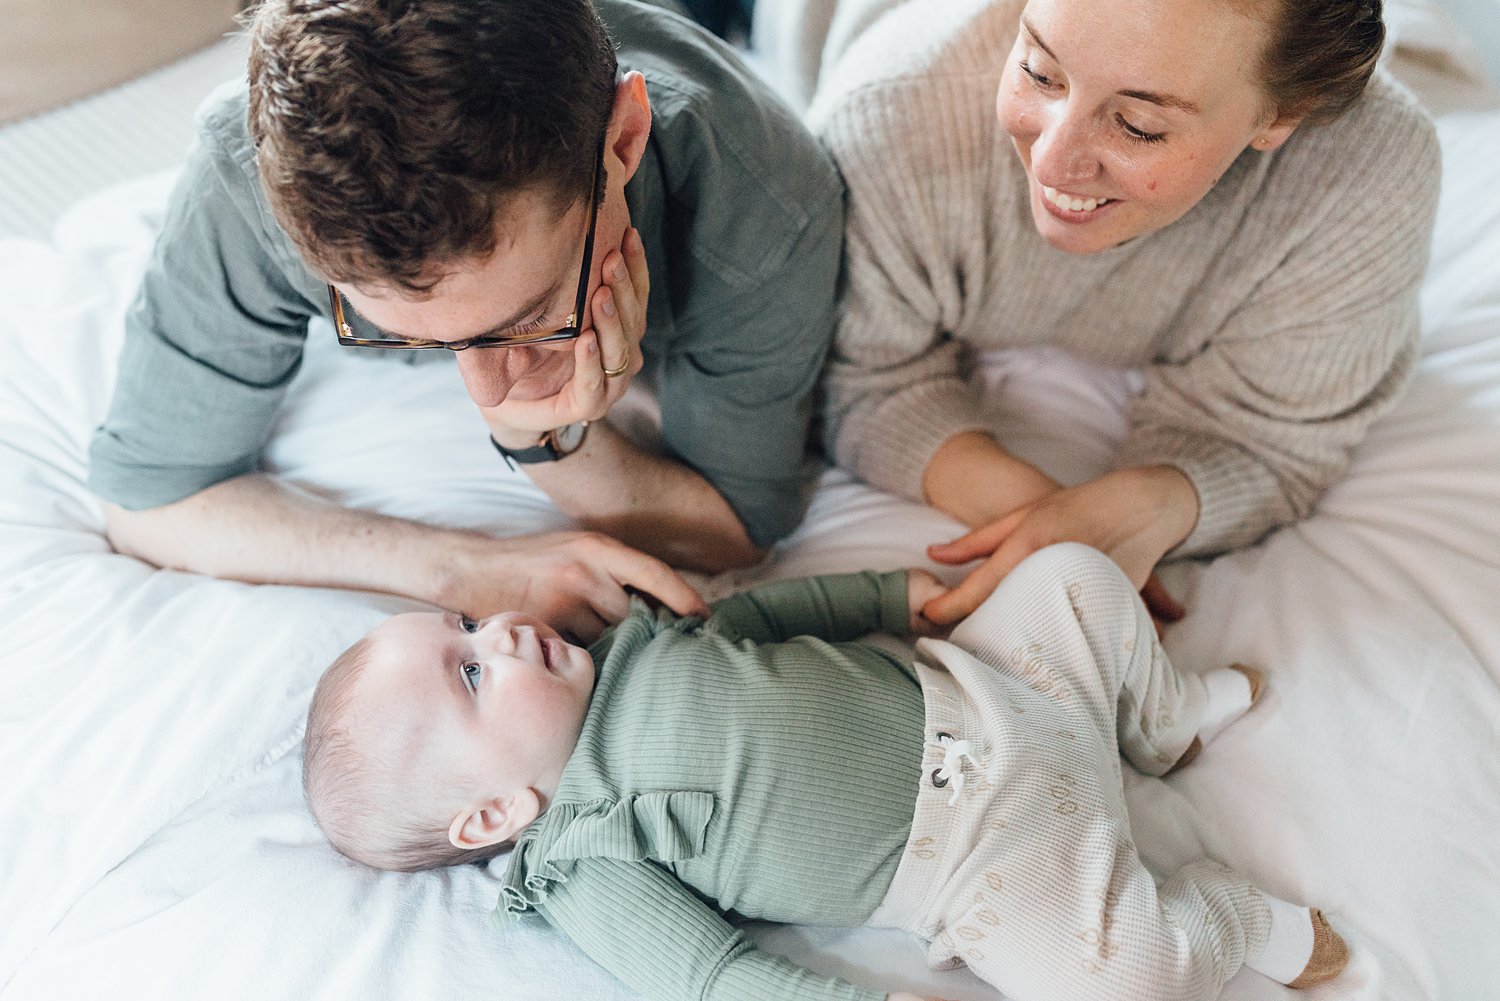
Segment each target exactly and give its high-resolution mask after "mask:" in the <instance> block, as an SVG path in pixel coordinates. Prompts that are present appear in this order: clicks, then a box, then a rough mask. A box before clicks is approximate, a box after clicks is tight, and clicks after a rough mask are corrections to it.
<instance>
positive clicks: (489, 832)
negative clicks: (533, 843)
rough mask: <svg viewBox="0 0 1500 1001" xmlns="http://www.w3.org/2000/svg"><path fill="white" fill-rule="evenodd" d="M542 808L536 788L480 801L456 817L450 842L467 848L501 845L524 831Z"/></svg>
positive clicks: (450, 830) (458, 846)
mask: <svg viewBox="0 0 1500 1001" xmlns="http://www.w3.org/2000/svg"><path fill="white" fill-rule="evenodd" d="M541 812H542V798H541V796H540V795H539V794H538V793H537V791H536V790H535V789H522V790H521V791H520V792H518V793H516V794H515V795H513V796H501V797H499V798H497V799H492V800H488V801H485V802H482V803H477V804H475V805H474V806H471V807H468V808H466V809H464V810H461V811H459V813H458V815H457V816H456V817H454V818H453V823H452V824H449V825H448V842H449V843H450V844H451V845H453V847H454V848H461V849H463V850H464V851H472V850H474V849H476V848H488V847H490V846H491V845H498V844H500V843H501V842H502V841H509V840H510V839H511V838H513V837H515V836H516V835H517V834H520V833H521V832H522V831H524V830H525V829H526V825H527V824H530V823H531V822H532V821H533V820H535V819H536V818H537V815H538V814H540V813H541Z"/></svg>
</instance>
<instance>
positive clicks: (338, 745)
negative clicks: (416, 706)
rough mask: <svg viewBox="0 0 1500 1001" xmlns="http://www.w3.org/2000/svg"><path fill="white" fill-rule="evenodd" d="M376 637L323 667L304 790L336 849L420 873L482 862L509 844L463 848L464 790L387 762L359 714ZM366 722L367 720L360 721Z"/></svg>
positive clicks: (305, 755) (311, 711)
mask: <svg viewBox="0 0 1500 1001" xmlns="http://www.w3.org/2000/svg"><path fill="white" fill-rule="evenodd" d="M374 649H375V641H374V640H373V639H372V638H371V637H370V636H365V637H364V638H363V639H361V640H359V641H358V642H356V643H355V644H354V645H353V646H351V647H349V649H347V650H345V651H344V652H343V653H341V654H339V656H338V658H337V659H335V660H334V662H333V663H332V664H331V665H329V667H328V670H326V671H324V672H323V677H322V678H321V679H319V681H318V687H317V689H316V690H315V691H314V692H313V698H312V705H311V706H310V707H309V708H308V711H307V734H306V736H305V737H304V738H303V745H302V788H303V791H304V792H305V794H306V796H307V804H308V806H309V807H310V808H311V809H312V815H313V819H314V820H315V821H317V824H318V827H319V828H321V829H322V831H323V833H324V834H325V835H327V837H328V840H329V841H330V842H332V844H333V847H335V848H337V849H338V850H339V851H340V852H341V853H343V854H344V855H346V856H348V857H349V858H351V859H353V860H354V861H356V862H362V863H364V864H365V865H368V866H373V867H374V868H376V869H389V870H394V871H398V872H413V871H416V870H419V869H436V868H440V867H443V866H450V865H459V864H462V863H466V862H480V861H484V860H485V859H489V858H492V857H494V856H495V855H497V854H499V853H500V852H501V851H502V850H503V849H504V848H506V847H508V845H496V846H493V847H489V848H482V849H472V850H464V849H461V848H455V847H454V846H453V844H452V842H450V841H449V840H448V827H449V825H450V824H451V823H452V820H453V816H454V813H455V812H456V810H457V808H458V806H459V804H461V803H462V796H461V793H460V791H459V790H457V789H455V788H453V787H452V786H453V784H452V783H446V782H441V781H432V780H431V779H430V778H428V777H426V776H419V775H416V774H413V773H414V772H415V771H416V770H417V767H418V766H417V764H416V763H415V762H414V761H412V760H410V759H408V760H404V761H392V760H382V759H381V758H380V756H378V755H376V754H375V753H374V751H373V748H372V746H371V741H370V740H369V737H368V734H369V730H370V728H371V727H372V726H378V725H379V721H377V720H372V719H371V718H369V717H372V716H375V715H378V707H375V708H374V709H369V708H367V709H366V710H365V712H366V718H365V719H364V720H356V719H355V718H354V714H353V712H352V710H353V708H354V704H355V700H356V698H357V693H358V690H359V682H360V680H361V678H362V677H363V675H364V672H365V669H366V666H367V665H368V664H369V661H370V657H371V655H372V654H373V653H374ZM361 724H362V725H361Z"/></svg>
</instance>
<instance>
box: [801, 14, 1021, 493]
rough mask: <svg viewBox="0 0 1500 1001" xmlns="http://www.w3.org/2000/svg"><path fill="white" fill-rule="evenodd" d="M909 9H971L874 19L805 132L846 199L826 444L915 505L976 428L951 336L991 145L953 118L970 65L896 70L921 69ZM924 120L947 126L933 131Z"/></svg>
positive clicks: (959, 115) (976, 411)
mask: <svg viewBox="0 0 1500 1001" xmlns="http://www.w3.org/2000/svg"><path fill="white" fill-rule="evenodd" d="M914 7H923V8H925V11H926V13H927V14H928V19H929V20H937V21H945V20H954V21H955V22H959V21H964V20H969V19H971V18H972V8H973V7H974V4H973V3H953V4H942V5H938V6H936V7H934V6H932V5H906V6H905V7H903V8H902V9H900V10H898V11H896V12H895V13H894V14H892V15H890V16H888V17H887V18H885V19H884V20H883V21H882V22H881V23H880V24H877V25H876V26H875V27H874V28H872V29H871V30H870V31H869V32H868V33H867V34H866V35H865V36H864V37H862V38H860V39H859V40H858V42H857V43H856V45H855V46H854V47H852V48H851V49H850V50H849V52H848V53H847V54H846V56H845V57H844V59H843V60H841V61H840V63H839V64H838V65H837V66H835V67H834V68H833V70H832V72H831V75H830V77H829V79H828V80H827V81H826V82H825V83H824V84H823V85H822V89H823V93H824V94H825V97H824V98H822V99H821V100H820V101H819V102H818V103H815V104H814V106H813V107H812V109H810V111H809V123H810V125H811V126H812V127H813V129H814V130H815V131H816V133H817V134H818V136H819V138H820V139H821V140H822V141H823V143H824V144H825V145H826V146H827V147H828V149H829V151H830V153H832V155H833V158H834V160H835V162H837V163H838V165H839V170H840V172H841V173H842V174H843V175H844V181H845V184H846V185H847V187H848V191H849V196H848V198H849V201H848V210H847V221H846V224H845V225H846V229H845V233H844V271H843V279H842V281H841V283H840V290H839V308H838V319H837V323H836V327H835V331H834V342H833V348H832V350H831V352H830V355H829V364H828V369H827V376H826V393H825V406H824V412H823V419H824V435H825V445H826V446H827V447H828V450H829V452H830V453H831V455H832V458H833V459H834V461H835V462H837V463H838V465H840V466H842V467H844V468H845V469H848V470H850V471H851V472H853V473H854V474H855V475H857V476H859V477H860V478H861V479H863V480H865V481H866V482H869V483H872V484H874V485H875V486H878V487H881V488H882V489H885V490H889V491H891V492H893V493H897V494H900V495H901V496H904V497H908V498H911V499H914V500H921V499H922V474H923V472H924V470H925V469H926V467H927V464H928V462H929V461H930V460H931V459H932V456H933V455H934V454H935V453H936V452H937V450H938V448H939V447H940V446H941V445H942V444H943V442H945V441H947V440H948V439H949V438H951V437H953V436H954V435H956V434H959V433H961V432H963V431H970V430H982V429H985V428H986V427H987V426H988V423H987V421H986V420H985V419H984V416H983V412H982V409H981V404H980V399H979V396H978V394H977V392H976V391H975V390H974V388H973V387H971V386H970V384H969V383H968V381H967V380H966V379H965V378H964V373H963V371H962V366H963V364H964V351H963V345H962V343H961V341H960V340H959V339H958V338H956V337H954V336H952V334H951V331H954V330H958V329H961V326H962V318H963V311H964V309H965V306H966V301H967V295H966V287H967V286H968V283H969V282H971V281H972V280H973V279H974V278H975V276H976V275H977V274H981V273H982V272H983V270H984V268H985V267H986V262H985V253H986V249H987V248H986V246H985V243H984V240H983V239H982V237H983V234H984V233H985V227H984V226H982V225H981V226H975V225H974V224H973V223H974V220H975V218H977V217H976V216H975V213H983V212H984V211H985V209H984V208H983V206H984V205H985V200H984V199H985V190H984V186H985V183H986V177H987V172H986V170H985V169H984V165H985V164H986V163H988V162H989V159H990V156H989V152H990V146H991V145H992V143H993V142H994V141H995V139H994V133H993V130H988V129H984V128H978V127H975V126H974V125H973V123H972V122H971V121H970V120H969V119H970V118H971V117H972V115H970V114H967V113H964V112H962V111H960V110H959V109H970V108H972V106H973V103H974V102H973V100H972V98H973V95H974V93H976V87H975V84H974V82H973V81H974V73H973V70H972V68H969V67H965V66H957V67H953V70H952V73H951V75H950V74H948V73H937V72H932V70H931V63H932V62H940V60H938V59H936V57H933V56H932V55H931V54H930V53H928V54H926V56H925V58H921V59H920V62H919V63H918V64H917V65H914V66H912V67H910V72H906V69H908V67H906V66H905V65H904V63H903V59H904V58H907V59H913V60H918V59H919V57H918V55H916V54H909V53H906V52H904V51H903V42H902V39H901V37H900V36H901V35H902V34H905V31H904V29H905V28H906V21H907V20H908V19H909V17H910V16H912V15H915V14H920V13H923V12H922V11H914V10H912V8H914ZM927 28H928V30H932V26H930V25H929V26H927ZM976 30H985V29H984V28H983V27H981V28H978V29H976ZM936 33H937V34H940V35H941V34H943V32H942V31H937V32H936ZM1000 51H1003V49H1001V50H1000ZM871 74H874V75H873V78H867V77H870V75H871ZM933 115H937V116H939V117H940V118H941V120H942V121H943V122H944V123H945V126H946V127H942V128H933V127H932V126H931V117H932V116H933ZM955 232H961V233H964V234H966V236H968V237H972V239H968V238H965V239H959V238H957V237H956V236H955V235H954V234H955ZM990 235H991V236H992V237H993V235H994V234H990Z"/></svg>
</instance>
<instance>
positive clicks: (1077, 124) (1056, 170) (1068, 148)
mask: <svg viewBox="0 0 1500 1001" xmlns="http://www.w3.org/2000/svg"><path fill="white" fill-rule="evenodd" d="M1092 133H1093V129H1092V128H1091V127H1090V126H1089V124H1088V123H1087V122H1085V121H1082V120H1081V118H1080V116H1078V115H1075V114H1073V113H1072V111H1071V110H1070V109H1069V108H1068V107H1067V105H1066V104H1063V103H1059V104H1058V105H1057V106H1056V107H1054V108H1053V109H1052V112H1051V114H1049V115H1047V116H1046V118H1045V119H1044V121H1043V122H1042V127H1041V129H1040V130H1039V131H1038V133H1037V137H1036V139H1035V140H1033V141H1032V144H1031V172H1032V173H1033V174H1035V175H1036V179H1037V182H1038V183H1039V184H1043V185H1046V186H1047V187H1049V188H1059V189H1064V190H1066V189H1067V188H1068V187H1069V186H1071V185H1075V184H1077V183H1078V182H1080V181H1087V180H1091V179H1092V178H1093V177H1095V176H1096V175H1097V174H1098V173H1099V158H1098V156H1097V155H1096V154H1095V151H1094V141H1093V138H1094V137H1093V134H1092Z"/></svg>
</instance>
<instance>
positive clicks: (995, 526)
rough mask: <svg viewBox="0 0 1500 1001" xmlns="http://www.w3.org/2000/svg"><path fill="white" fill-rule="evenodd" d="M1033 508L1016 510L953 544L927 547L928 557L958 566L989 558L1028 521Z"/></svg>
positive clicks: (943, 543) (945, 543) (954, 541)
mask: <svg viewBox="0 0 1500 1001" xmlns="http://www.w3.org/2000/svg"><path fill="white" fill-rule="evenodd" d="M1030 510H1031V508H1030V506H1029V505H1028V506H1027V507H1020V508H1016V510H1014V511H1012V512H1011V513H1010V514H1008V515H1006V516H1005V517H1003V518H1001V519H1000V520H999V521H992V522H990V523H989V524H988V525H984V526H982V527H980V528H976V529H974V531H972V532H970V533H969V534H967V535H964V536H960V537H959V538H957V539H954V540H953V541H952V542H942V543H939V544H937V545H935V546H928V547H927V555H928V556H930V557H931V558H932V559H933V560H935V561H937V562H938V563H947V564H950V565H956V564H959V563H967V562H969V561H970V560H977V559H979V558H980V557H982V556H988V555H989V554H990V553H993V552H994V551H995V550H996V549H997V548H999V547H1000V546H1001V545H1002V544H1003V543H1004V542H1005V540H1006V539H1008V538H1010V535H1011V533H1012V532H1014V531H1015V530H1016V526H1017V525H1019V524H1021V522H1023V521H1025V520H1026V514H1027V512H1028V511H1030Z"/></svg>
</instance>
